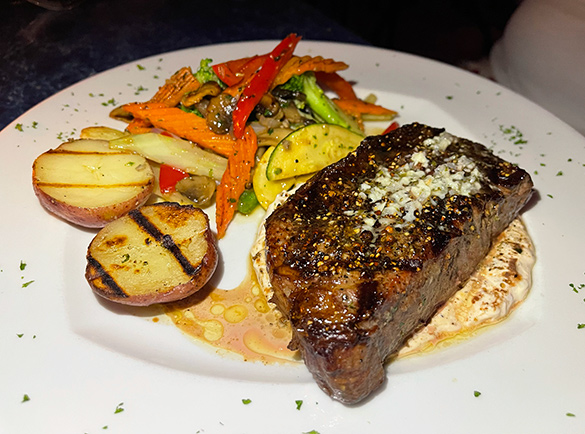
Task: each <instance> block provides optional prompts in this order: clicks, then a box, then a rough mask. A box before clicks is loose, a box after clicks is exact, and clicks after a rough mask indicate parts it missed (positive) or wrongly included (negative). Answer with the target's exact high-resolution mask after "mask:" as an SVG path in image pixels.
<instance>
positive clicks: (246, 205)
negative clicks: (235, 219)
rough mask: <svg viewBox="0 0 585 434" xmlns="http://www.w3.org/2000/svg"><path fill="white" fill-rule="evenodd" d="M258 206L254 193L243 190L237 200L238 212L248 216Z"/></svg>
mask: <svg viewBox="0 0 585 434" xmlns="http://www.w3.org/2000/svg"><path fill="white" fill-rule="evenodd" d="M258 205H259V202H258V199H257V198H256V193H254V190H244V191H243V192H242V194H241V195H240V198H239V200H238V212H241V213H242V214H246V215H248V214H250V213H251V212H252V211H254V210H255V209H256V207H257V206H258Z"/></svg>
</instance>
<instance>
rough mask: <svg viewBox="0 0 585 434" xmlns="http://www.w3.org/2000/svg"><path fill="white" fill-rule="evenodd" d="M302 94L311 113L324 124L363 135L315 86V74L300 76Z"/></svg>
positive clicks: (353, 122) (351, 119) (356, 124)
mask: <svg viewBox="0 0 585 434" xmlns="http://www.w3.org/2000/svg"><path fill="white" fill-rule="evenodd" d="M301 78H302V80H303V81H302V83H303V93H304V94H305V96H306V97H307V100H306V101H307V104H308V105H309V107H311V110H313V113H314V114H315V115H316V116H317V117H318V118H320V119H322V120H323V121H324V122H326V123H328V124H333V125H339V126H341V127H344V128H347V129H349V130H351V131H353V132H354V133H356V134H363V133H362V131H361V129H360V127H359V125H358V123H357V121H356V120H355V119H354V118H353V117H351V116H349V115H347V114H346V113H345V112H343V111H342V110H341V109H340V108H339V107H338V106H337V105H336V104H335V103H334V102H333V101H332V100H331V99H330V98H329V97H328V96H327V95H325V92H323V89H321V88H320V87H319V85H318V84H317V79H316V78H315V74H313V73H312V72H306V73H304V74H303V75H301Z"/></svg>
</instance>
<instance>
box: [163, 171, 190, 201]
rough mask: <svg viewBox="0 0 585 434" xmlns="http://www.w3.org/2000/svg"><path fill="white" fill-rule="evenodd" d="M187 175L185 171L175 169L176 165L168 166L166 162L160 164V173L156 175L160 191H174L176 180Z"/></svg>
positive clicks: (167, 192) (165, 192)
mask: <svg viewBox="0 0 585 434" xmlns="http://www.w3.org/2000/svg"><path fill="white" fill-rule="evenodd" d="M187 177H189V174H188V173H187V172H184V171H182V170H181V169H177V168H176V167H173V166H169V165H168V164H161V165H160V174H159V175H158V186H159V188H160V192H161V193H163V194H169V193H172V192H174V191H175V186H176V185H177V182H179V181H180V180H181V179H184V178H187Z"/></svg>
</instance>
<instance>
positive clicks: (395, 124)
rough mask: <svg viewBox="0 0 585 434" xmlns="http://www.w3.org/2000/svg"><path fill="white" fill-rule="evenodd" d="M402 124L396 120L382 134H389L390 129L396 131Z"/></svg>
mask: <svg viewBox="0 0 585 434" xmlns="http://www.w3.org/2000/svg"><path fill="white" fill-rule="evenodd" d="M399 126H400V125H399V124H398V122H396V121H394V122H392V123H391V124H390V125H388V127H387V128H386V129H385V130H384V132H383V133H382V135H384V134H388V133H389V132H390V131H394V130H395V129H396V128H398V127H399Z"/></svg>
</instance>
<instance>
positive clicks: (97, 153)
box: [46, 149, 124, 156]
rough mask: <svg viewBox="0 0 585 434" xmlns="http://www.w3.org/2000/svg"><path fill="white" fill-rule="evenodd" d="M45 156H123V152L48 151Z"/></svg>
mask: <svg viewBox="0 0 585 434" xmlns="http://www.w3.org/2000/svg"><path fill="white" fill-rule="evenodd" d="M46 153H47V154H69V155H83V156H87V155H119V154H124V152H118V151H114V150H112V151H111V152H109V151H105V152H99V151H72V150H70V149H50V150H48V151H47V152H46Z"/></svg>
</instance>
